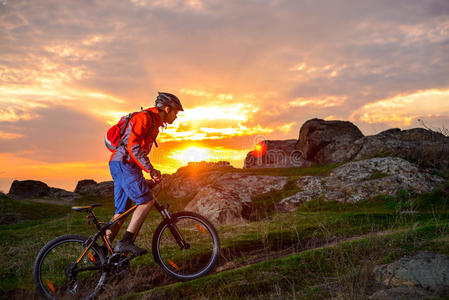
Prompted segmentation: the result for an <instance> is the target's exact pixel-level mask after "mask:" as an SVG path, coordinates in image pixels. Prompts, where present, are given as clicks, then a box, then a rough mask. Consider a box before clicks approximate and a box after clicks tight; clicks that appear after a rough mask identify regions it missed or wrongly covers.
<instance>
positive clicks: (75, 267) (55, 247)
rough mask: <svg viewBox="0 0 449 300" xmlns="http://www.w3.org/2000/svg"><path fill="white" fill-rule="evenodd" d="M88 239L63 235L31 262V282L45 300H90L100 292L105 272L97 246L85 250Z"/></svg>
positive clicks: (45, 247) (51, 242) (103, 259)
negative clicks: (32, 268)
mask: <svg viewBox="0 0 449 300" xmlns="http://www.w3.org/2000/svg"><path fill="white" fill-rule="evenodd" d="M86 240H87V238H86V237H84V236H81V235H64V236H60V237H57V238H56V239H54V240H52V241H50V242H49V243H47V245H45V246H44V247H43V248H42V249H41V251H40V252H39V254H38V255H37V258H36V261H35V262H34V270H33V278H34V282H35V283H36V286H37V289H38V291H39V292H40V294H41V295H42V296H44V298H47V299H92V298H93V297H95V296H96V295H97V294H98V293H99V292H100V290H101V287H102V286H103V284H104V281H105V279H106V275H107V272H106V271H105V270H104V269H103V268H102V265H103V264H104V263H105V258H104V256H103V254H102V253H101V251H100V250H99V249H98V248H97V246H96V245H92V247H90V248H89V250H87V252H86V253H85V255H84V257H83V258H82V259H81V260H80V261H79V262H77V261H78V259H79V257H81V255H82V254H83V253H84V250H85V249H86V246H85V245H84V244H85V242H86Z"/></svg>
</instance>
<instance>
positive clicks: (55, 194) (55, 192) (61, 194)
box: [49, 187, 81, 202]
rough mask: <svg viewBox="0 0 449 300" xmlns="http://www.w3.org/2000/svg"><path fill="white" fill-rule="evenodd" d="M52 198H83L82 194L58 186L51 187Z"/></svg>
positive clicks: (69, 199)
mask: <svg viewBox="0 0 449 300" xmlns="http://www.w3.org/2000/svg"><path fill="white" fill-rule="evenodd" d="M49 196H50V198H52V199H54V200H62V201H68V202H70V201H75V200H77V199H79V198H81V195H80V194H78V193H73V192H69V191H66V190H63V189H58V188H52V187H51V188H50V192H49Z"/></svg>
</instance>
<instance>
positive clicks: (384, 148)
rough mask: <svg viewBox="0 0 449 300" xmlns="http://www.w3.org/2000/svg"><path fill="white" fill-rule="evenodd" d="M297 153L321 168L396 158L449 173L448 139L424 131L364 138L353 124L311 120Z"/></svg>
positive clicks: (301, 135) (396, 130)
mask: <svg viewBox="0 0 449 300" xmlns="http://www.w3.org/2000/svg"><path fill="white" fill-rule="evenodd" d="M296 149H297V150H298V151H300V152H301V153H302V159H304V160H306V161H307V162H309V163H313V164H320V165H324V164H329V163H339V162H345V161H351V160H361V159H368V158H372V157H387V156H389V157H393V156H396V157H401V158H404V159H406V160H408V161H410V162H414V163H417V164H419V165H420V166H422V167H426V168H436V169H440V170H443V171H448V170H449V137H447V136H444V135H443V134H441V133H439V132H434V131H431V130H427V129H424V128H413V129H408V130H400V129H399V128H393V129H389V130H386V131H383V132H381V133H379V134H376V135H371V136H363V134H362V133H361V131H360V130H359V129H358V128H357V126H355V125H354V124H352V123H351V122H346V121H325V120H321V119H312V120H309V121H307V122H305V123H304V124H303V126H302V127H301V129H300V132H299V139H298V142H297V143H296Z"/></svg>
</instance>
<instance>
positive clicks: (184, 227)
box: [152, 211, 220, 280]
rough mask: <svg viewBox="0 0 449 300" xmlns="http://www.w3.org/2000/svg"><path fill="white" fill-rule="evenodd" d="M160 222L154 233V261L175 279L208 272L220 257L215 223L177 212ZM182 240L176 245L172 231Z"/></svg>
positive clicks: (190, 214)
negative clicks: (182, 243) (180, 243)
mask: <svg viewBox="0 0 449 300" xmlns="http://www.w3.org/2000/svg"><path fill="white" fill-rule="evenodd" d="M171 218H172V219H171V220H170V221H167V220H165V221H163V222H162V223H160V224H159V226H158V227H157V229H156V231H155V233H154V236H153V247H152V248H153V256H154V260H155V261H156V262H157V263H158V264H159V265H160V266H161V268H162V269H163V270H164V271H165V272H166V273H167V274H169V275H171V276H173V277H175V278H176V279H178V280H191V279H194V278H197V277H200V276H204V275H206V274H208V273H209V272H211V271H212V270H213V269H214V267H215V265H216V263H217V261H218V257H219V253H220V239H219V237H218V234H217V231H216V230H215V228H214V226H213V225H212V224H211V223H210V222H209V221H208V220H207V219H206V218H204V217H202V216H201V215H199V214H196V213H193V212H187V211H183V212H178V213H175V214H172V215H171ZM174 231H175V232H177V234H179V236H181V237H182V238H183V240H184V241H185V243H186V244H185V246H181V245H179V241H177V240H176V238H175V237H174V234H173V232H174Z"/></svg>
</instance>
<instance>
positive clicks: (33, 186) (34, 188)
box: [8, 180, 81, 202]
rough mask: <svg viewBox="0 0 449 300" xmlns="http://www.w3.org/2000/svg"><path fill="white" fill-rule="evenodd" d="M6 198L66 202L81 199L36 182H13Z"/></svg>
mask: <svg viewBox="0 0 449 300" xmlns="http://www.w3.org/2000/svg"><path fill="white" fill-rule="evenodd" d="M8 196H9V197H11V198H13V199H17V200H24V199H37V198H41V199H42V198H51V199H53V200H62V201H68V202H70V201H73V200H76V199H79V198H80V197H81V196H80V195H79V194H77V193H72V192H69V191H66V190H63V189H58V188H53V187H49V186H48V185H47V184H46V183H44V182H42V181H37V180H23V181H19V180H14V182H13V183H12V185H11V188H10V190H9V193H8Z"/></svg>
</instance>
